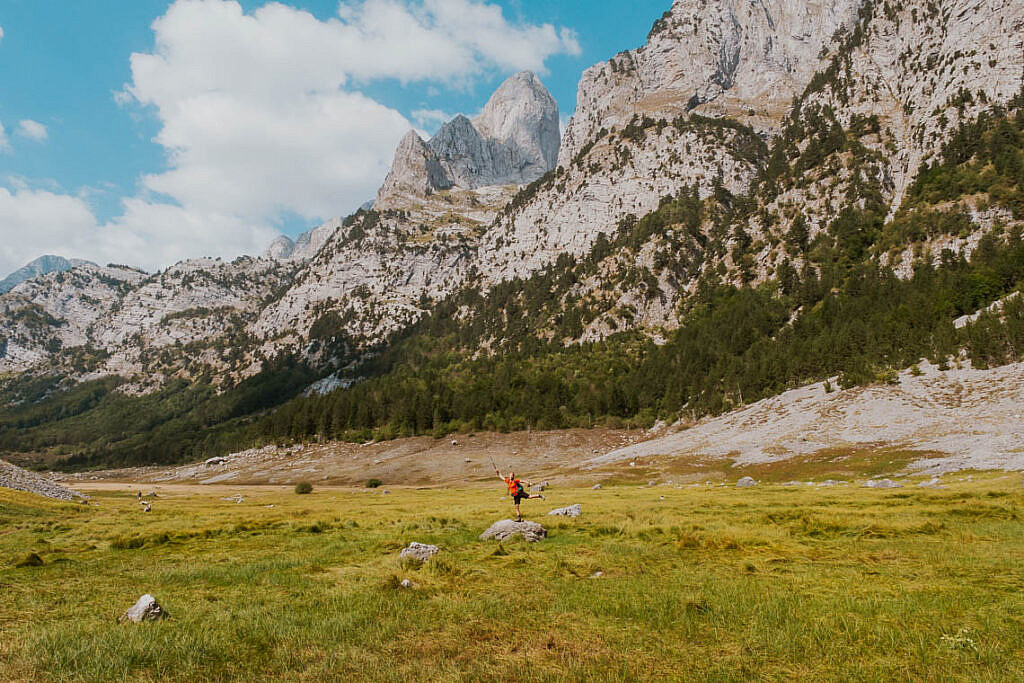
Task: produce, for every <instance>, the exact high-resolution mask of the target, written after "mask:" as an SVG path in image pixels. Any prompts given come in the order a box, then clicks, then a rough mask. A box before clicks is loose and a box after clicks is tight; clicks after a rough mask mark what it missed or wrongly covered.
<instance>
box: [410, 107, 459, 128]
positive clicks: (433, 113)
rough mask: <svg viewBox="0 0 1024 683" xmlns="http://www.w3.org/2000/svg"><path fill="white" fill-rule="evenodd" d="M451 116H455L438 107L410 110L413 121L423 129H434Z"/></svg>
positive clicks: (450, 118) (451, 117)
mask: <svg viewBox="0 0 1024 683" xmlns="http://www.w3.org/2000/svg"><path fill="white" fill-rule="evenodd" d="M453 118H455V114H450V113H448V112H446V111H442V110H440V109H417V110H416V111H414V112H412V119H413V121H415V122H416V125H417V126H419V127H420V128H422V129H424V130H432V131H436V130H437V129H438V128H440V127H441V126H442V125H444V124H445V123H447V122H448V121H451V120H452V119H453Z"/></svg>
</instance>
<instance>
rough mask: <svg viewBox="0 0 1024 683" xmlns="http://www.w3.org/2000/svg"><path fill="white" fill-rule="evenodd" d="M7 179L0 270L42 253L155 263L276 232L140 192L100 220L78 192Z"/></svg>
mask: <svg viewBox="0 0 1024 683" xmlns="http://www.w3.org/2000/svg"><path fill="white" fill-rule="evenodd" d="M12 185H13V189H8V188H4V187H0V277H3V276H4V275H6V274H7V273H9V272H11V271H13V270H15V269H17V268H20V267H21V266H23V265H25V264H26V263H28V262H29V261H31V260H33V259H35V258H37V257H39V256H41V255H43V254H57V255H59V256H65V257H68V258H71V257H77V258H84V259H88V260H91V261H95V262H97V263H101V264H102V263H110V262H117V263H124V262H127V263H130V264H131V265H135V266H140V267H142V268H145V269H147V270H156V269H159V268H162V267H164V266H167V265H168V264H171V263H174V262H176V261H180V260H183V259H186V258H191V257H195V256H221V257H224V258H231V257H234V256H237V255H238V254H240V253H248V254H256V253H260V252H261V251H262V250H263V249H264V248H265V247H266V245H267V244H268V243H269V242H270V241H271V240H273V239H274V237H275V236H276V234H277V233H276V231H275V230H273V229H272V228H270V227H267V226H266V225H254V224H252V223H250V222H248V221H246V220H245V219H243V218H240V217H238V216H232V215H223V214H217V213H205V212H199V211H187V210H185V209H183V208H181V207H177V206H173V205H171V204H160V203H153V202H148V201H146V200H143V199H139V198H131V199H126V200H124V202H123V209H124V211H123V213H122V215H121V216H120V217H119V218H117V219H115V220H113V221H111V222H109V223H107V224H104V225H101V224H99V222H98V221H97V220H96V218H95V216H94V214H93V213H92V210H91V208H90V206H89V204H88V203H87V202H86V201H85V198H83V197H72V196H70V195H67V194H60V193H57V192H50V191H49V190H41V189H33V188H30V187H28V186H26V185H25V184H24V183H20V182H19V183H13V184H12Z"/></svg>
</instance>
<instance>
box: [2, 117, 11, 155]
mask: <svg viewBox="0 0 1024 683" xmlns="http://www.w3.org/2000/svg"><path fill="white" fill-rule="evenodd" d="M10 151H11V141H10V140H8V139H7V131H5V130H4V124H2V123H0V153H3V152H10Z"/></svg>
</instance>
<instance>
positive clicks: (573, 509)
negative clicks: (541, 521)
mask: <svg viewBox="0 0 1024 683" xmlns="http://www.w3.org/2000/svg"><path fill="white" fill-rule="evenodd" d="M548 514H549V515H555V516H559V517H579V516H580V515H582V514H583V508H582V507H581V506H580V504H579V503H576V504H575V505H568V506H566V507H564V508H558V509H556V510H552V511H551V512H549V513H548Z"/></svg>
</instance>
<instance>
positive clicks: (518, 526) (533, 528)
mask: <svg viewBox="0 0 1024 683" xmlns="http://www.w3.org/2000/svg"><path fill="white" fill-rule="evenodd" d="M547 535H548V532H547V530H546V529H545V528H544V527H542V526H541V525H540V524H538V523H537V522H530V521H525V520H524V521H522V522H517V521H515V520H512V519H503V520H501V521H500V522H495V523H494V524H492V525H491V526H490V528H489V529H487V531H485V532H483V533H482V534H480V540H481V541H486V540H489V539H492V538H493V539H494V540H496V541H504V540H505V539H506V538H511V537H512V536H522V537H523V538H524V539H526V540H527V541H529V542H531V543H534V542H536V541H539V540H541V539H543V538H544V537H546V536H547Z"/></svg>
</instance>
